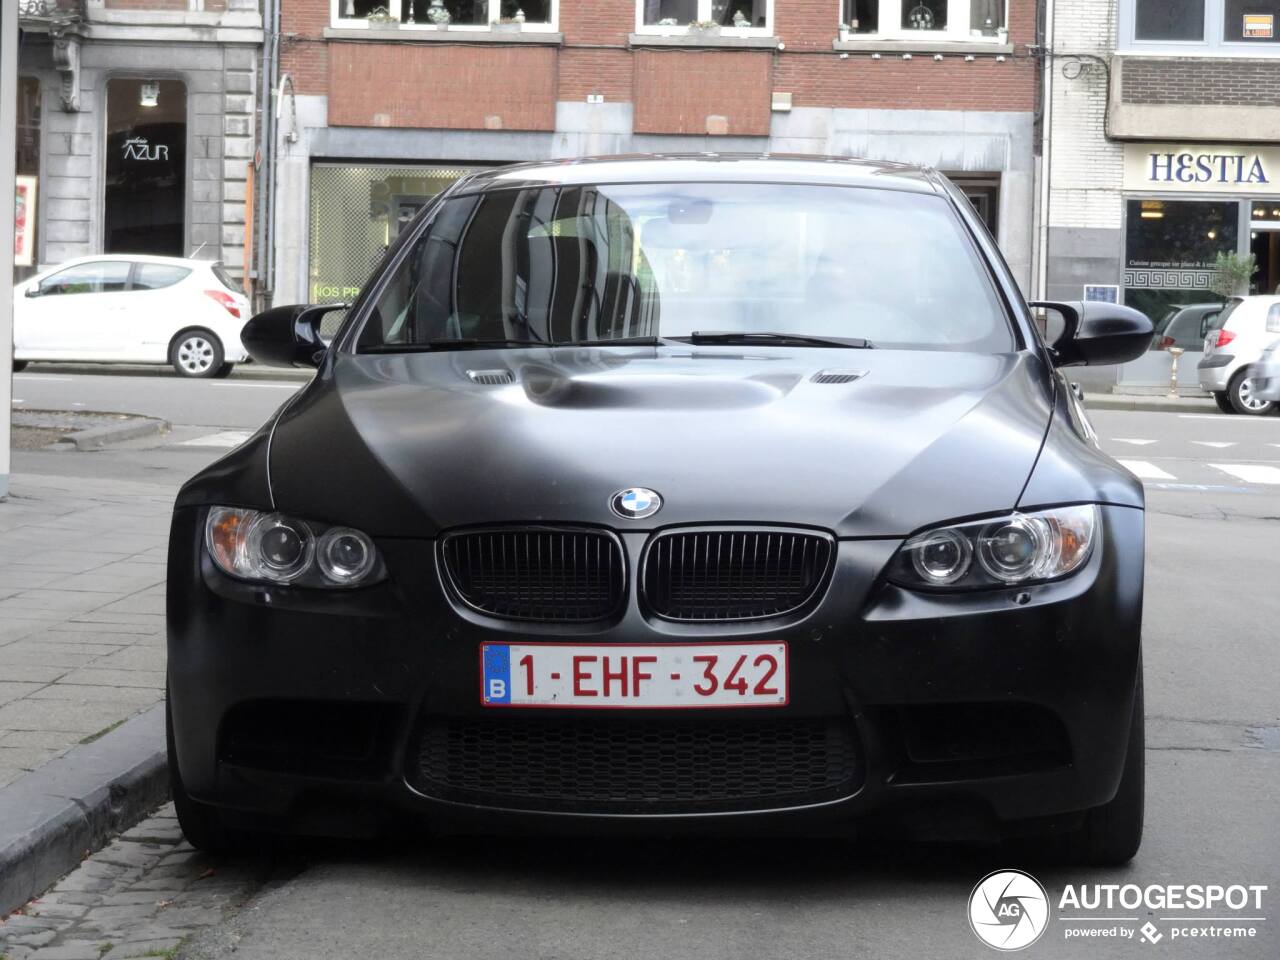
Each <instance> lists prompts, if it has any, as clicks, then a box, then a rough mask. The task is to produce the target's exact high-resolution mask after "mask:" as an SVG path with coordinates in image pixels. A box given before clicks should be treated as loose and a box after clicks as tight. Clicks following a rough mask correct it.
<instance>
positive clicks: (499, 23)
mask: <svg viewBox="0 0 1280 960" xmlns="http://www.w3.org/2000/svg"><path fill="white" fill-rule="evenodd" d="M523 25H524V20H523V19H517V18H515V17H502V18H501V19H499V20H495V21H493V23H491V24H489V28H490V29H491V30H493V31H494V32H495V33H519V32H520V29H521V27H523Z"/></svg>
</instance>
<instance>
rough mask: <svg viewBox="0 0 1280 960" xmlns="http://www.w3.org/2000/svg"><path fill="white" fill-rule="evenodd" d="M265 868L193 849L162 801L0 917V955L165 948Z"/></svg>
mask: <svg viewBox="0 0 1280 960" xmlns="http://www.w3.org/2000/svg"><path fill="white" fill-rule="evenodd" d="M265 869H266V868H265V867H262V866H261V865H259V864H257V863H255V862H252V861H245V860H240V861H237V862H236V863H235V864H228V863H226V862H222V861H219V860H217V859H215V858H210V857H208V856H206V855H205V854H202V853H199V852H198V851H196V850H193V849H192V848H191V845H190V844H188V843H187V842H186V841H185V840H183V839H182V832H181V831H180V830H179V829H178V821H177V820H175V819H174V814H173V805H172V804H166V805H165V806H163V807H161V808H160V809H159V810H158V811H156V813H155V814H154V815H153V816H151V817H150V818H148V819H147V820H144V821H143V822H142V823H140V824H138V826H136V827H134V828H133V829H132V830H129V831H128V832H126V833H124V834H122V835H121V836H120V837H118V838H116V839H115V840H113V841H112V842H111V843H110V844H109V845H108V846H107V847H105V848H104V849H102V850H100V851H99V852H98V853H95V854H93V856H91V857H89V858H88V859H86V860H85V861H83V862H82V863H81V864H80V866H79V867H78V868H77V869H76V870H74V871H72V872H71V873H70V874H68V875H67V876H66V877H64V878H63V879H62V880H61V881H60V882H59V883H58V884H56V885H55V886H54V887H53V889H52V890H50V891H48V892H47V893H46V894H45V895H44V896H42V897H40V898H39V899H36V900H33V901H31V902H30V903H29V904H27V905H26V907H24V908H23V910H22V911H21V912H19V913H15V914H12V915H10V916H9V917H8V918H6V919H5V920H3V921H0V958H4V960H126V958H130V957H172V956H173V955H174V953H175V951H176V948H177V947H178V945H179V944H180V943H181V942H182V940H183V939H184V938H185V937H187V936H189V935H190V934H191V933H193V932H195V931H196V930H199V929H201V928H204V927H208V926H212V925H214V924H218V923H221V922H222V920H223V919H224V918H225V917H226V916H227V914H228V913H230V912H231V911H232V910H234V909H236V908H237V907H239V906H240V905H241V904H243V903H244V902H245V900H247V899H248V897H249V895H250V894H251V893H253V892H254V891H255V890H256V889H258V887H259V886H261V884H262V882H263V879H264V877H265Z"/></svg>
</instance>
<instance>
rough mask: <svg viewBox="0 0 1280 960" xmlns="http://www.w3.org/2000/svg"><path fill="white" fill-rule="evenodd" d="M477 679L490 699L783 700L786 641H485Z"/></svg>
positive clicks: (536, 702)
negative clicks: (682, 642)
mask: <svg viewBox="0 0 1280 960" xmlns="http://www.w3.org/2000/svg"><path fill="white" fill-rule="evenodd" d="M480 682H481V687H480V699H481V702H482V703H483V704H484V705H485V706H487V707H588V708H591V707H594V708H597V709H600V708H609V709H618V708H623V709H626V708H631V709H641V710H643V709H651V710H655V709H687V708H699V707H781V706H785V705H786V703H787V645H786V644H785V643H700V644H690V645H684V644H665V643H662V644H635V645H623V644H615V643H607V644H604V643H601V644H582V643H572V644H571V643H486V644H482V645H481V647H480Z"/></svg>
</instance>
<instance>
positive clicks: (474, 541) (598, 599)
mask: <svg viewBox="0 0 1280 960" xmlns="http://www.w3.org/2000/svg"><path fill="white" fill-rule="evenodd" d="M442 550H443V555H444V566H445V570H446V571H447V573H448V575H449V580H450V582H451V583H452V584H453V586H454V589H455V590H457V592H458V594H459V596H461V597H462V599H463V601H465V602H466V603H467V605H468V606H471V607H473V608H474V609H476V610H479V611H481V612H482V613H487V614H491V615H492V616H495V617H503V618H505V619H510V620H542V621H548V622H559V623H582V622H586V621H591V620H601V619H603V618H605V617H607V616H609V614H611V613H613V612H614V611H615V610H617V608H618V606H619V605H620V604H621V602H622V597H623V589H624V584H625V582H626V575H625V572H624V571H625V564H624V562H623V557H622V545H621V544H620V543H619V542H618V540H617V538H616V537H614V536H612V535H611V534H609V533H606V532H604V531H601V530H587V529H581V528H579V529H574V528H564V529H560V528H556V529H530V530H474V531H466V532H461V533H455V534H450V535H448V536H447V537H445V539H444V543H443V547H442Z"/></svg>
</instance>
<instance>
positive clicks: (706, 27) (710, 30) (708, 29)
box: [689, 20, 720, 38]
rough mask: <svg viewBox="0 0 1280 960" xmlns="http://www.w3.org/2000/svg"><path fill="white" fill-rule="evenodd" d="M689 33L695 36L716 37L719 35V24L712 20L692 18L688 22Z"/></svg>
mask: <svg viewBox="0 0 1280 960" xmlns="http://www.w3.org/2000/svg"><path fill="white" fill-rule="evenodd" d="M689 33H690V35H691V36H695V37H701V38H706V37H718V36H720V24H718V23H716V22H715V21H714V20H693V21H691V22H690V23H689Z"/></svg>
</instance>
